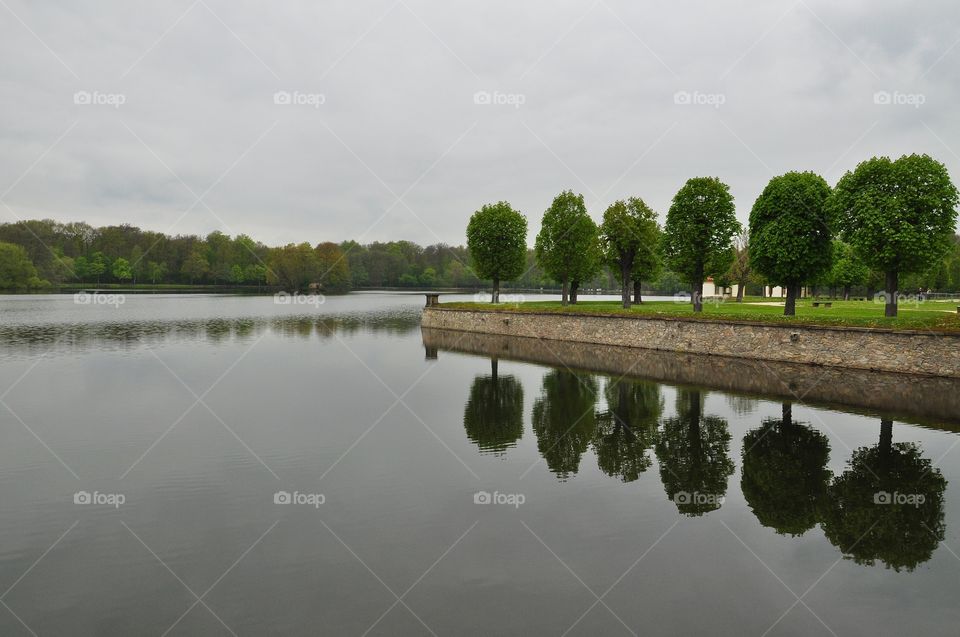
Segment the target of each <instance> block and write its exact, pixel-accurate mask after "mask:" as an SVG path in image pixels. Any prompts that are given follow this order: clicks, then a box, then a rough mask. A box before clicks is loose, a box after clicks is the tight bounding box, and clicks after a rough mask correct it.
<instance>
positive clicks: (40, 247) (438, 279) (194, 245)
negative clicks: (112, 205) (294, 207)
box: [0, 219, 612, 292]
mask: <svg viewBox="0 0 960 637" xmlns="http://www.w3.org/2000/svg"><path fill="white" fill-rule="evenodd" d="M528 261H529V266H530V270H529V271H528V272H527V273H526V274H525V275H524V276H523V277H521V278H520V279H518V280H517V281H515V282H513V283H512V286H513V287H517V288H540V287H545V286H546V287H551V286H553V285H555V283H554V282H553V281H550V280H548V279H546V278H544V275H543V271H542V270H541V269H540V268H539V267H537V265H536V263H535V260H534V258H533V251H532V250H530V251H529V258H528ZM117 283H119V284H153V285H161V284H162V285H217V286H274V287H277V288H283V289H287V290H306V289H308V288H309V287H310V285H311V284H314V283H315V284H318V285H319V287H320V288H321V289H323V290H325V291H330V292H341V291H347V290H350V289H356V288H379V287H428V288H432V287H465V288H479V287H481V286H483V285H484V284H485V282H484V281H481V280H480V279H478V278H477V276H476V274H475V273H474V272H473V270H472V269H471V266H470V255H469V253H468V251H467V249H466V248H465V247H463V246H450V245H446V244H442V243H438V244H434V245H429V246H426V247H423V246H420V245H417V244H416V243H413V242H411V241H390V242H373V243H369V244H365V245H361V244H360V243H358V242H356V241H344V242H342V243H339V244H338V243H332V242H324V243H319V244H316V245H312V244H309V243H300V244H289V245H286V246H279V247H271V246H267V245H265V244H263V243H261V242H259V241H256V240H254V239H253V238H251V237H249V236H247V235H243V234H241V235H237V236H235V237H231V236H229V235H226V234H224V233H222V232H211V233H210V234H208V235H207V236H206V237H201V236H197V235H176V236H171V235H166V234H164V233H161V232H153V231H150V230H143V229H141V228H138V227H136V226H132V225H129V224H122V225H116V226H103V227H99V228H96V227H93V226H91V225H90V224H88V223H85V222H82V221H80V222H71V223H62V222H59V221H53V220H50V219H42V220H26V221H18V222H15V223H6V224H0V288H2V289H38V288H45V287H58V286H62V285H71V284H85V285H101V284H117ZM594 284H595V285H596V286H597V287H601V286H606V287H610V286H611V285H612V283H611V281H610V280H609V277H606V276H598V277H596V281H595V282H594Z"/></svg>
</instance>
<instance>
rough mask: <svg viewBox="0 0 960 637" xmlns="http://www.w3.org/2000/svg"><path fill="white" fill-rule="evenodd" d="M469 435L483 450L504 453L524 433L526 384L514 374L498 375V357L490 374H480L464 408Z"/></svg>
mask: <svg viewBox="0 0 960 637" xmlns="http://www.w3.org/2000/svg"><path fill="white" fill-rule="evenodd" d="M463 427H464V429H466V431H467V438H469V439H470V440H472V441H473V442H475V443H477V446H478V447H480V450H481V451H484V452H488V453H493V454H496V455H502V454H503V453H504V452H506V450H507V449H508V448H510V447H513V446H515V445H516V443H517V440H519V439H520V437H521V436H522V435H523V386H522V385H521V384H520V381H518V380H517V379H516V378H515V377H514V376H500V375H498V374H497V359H495V358H494V359H491V361H490V375H489V376H477V377H476V378H474V379H473V385H472V386H471V387H470V396H469V397H468V398H467V405H466V407H465V408H464V410H463Z"/></svg>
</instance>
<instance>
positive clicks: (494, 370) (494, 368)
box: [490, 358, 499, 386]
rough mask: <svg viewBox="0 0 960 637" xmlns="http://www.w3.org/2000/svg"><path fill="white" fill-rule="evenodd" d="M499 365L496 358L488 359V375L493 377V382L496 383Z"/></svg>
mask: <svg viewBox="0 0 960 637" xmlns="http://www.w3.org/2000/svg"><path fill="white" fill-rule="evenodd" d="M498 366H499V361H498V360H497V359H496V358H491V359H490V377H491V378H493V384H494V386H496V384H497V367H498Z"/></svg>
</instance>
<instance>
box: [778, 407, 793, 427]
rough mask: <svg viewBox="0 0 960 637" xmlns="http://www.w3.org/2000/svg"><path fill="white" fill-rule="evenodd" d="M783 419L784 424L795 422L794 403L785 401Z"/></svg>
mask: <svg viewBox="0 0 960 637" xmlns="http://www.w3.org/2000/svg"><path fill="white" fill-rule="evenodd" d="M781 420H783V424H785V425H791V424H793V405H792V404H791V403H783V416H782V417H781Z"/></svg>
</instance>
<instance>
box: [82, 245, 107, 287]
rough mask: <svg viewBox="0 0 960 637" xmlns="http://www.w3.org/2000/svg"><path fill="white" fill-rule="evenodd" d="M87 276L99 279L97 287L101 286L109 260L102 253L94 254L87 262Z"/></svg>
mask: <svg viewBox="0 0 960 637" xmlns="http://www.w3.org/2000/svg"><path fill="white" fill-rule="evenodd" d="M86 269H87V274H88V275H89V276H90V277H91V278H92V277H96V278H97V285H100V276H101V275H103V274H104V273H105V272H106V271H107V258H106V257H105V256H104V255H103V253H102V252H94V253H93V254H92V255H91V256H90V260H89V261H88V262H87V268H86Z"/></svg>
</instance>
